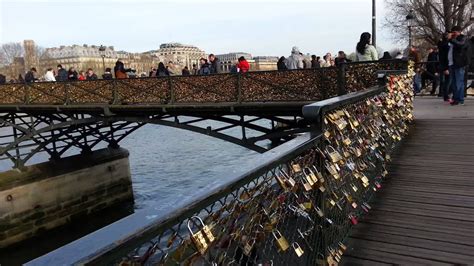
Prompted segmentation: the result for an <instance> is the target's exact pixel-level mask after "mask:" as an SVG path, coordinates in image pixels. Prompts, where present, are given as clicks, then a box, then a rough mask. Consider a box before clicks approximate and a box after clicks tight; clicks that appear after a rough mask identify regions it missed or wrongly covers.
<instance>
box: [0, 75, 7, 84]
mask: <svg viewBox="0 0 474 266" xmlns="http://www.w3.org/2000/svg"><path fill="white" fill-rule="evenodd" d="M6 82H7V77H5V76H4V75H2V74H0V84H5V83H6Z"/></svg>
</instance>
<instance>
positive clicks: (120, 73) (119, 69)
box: [114, 59, 131, 79]
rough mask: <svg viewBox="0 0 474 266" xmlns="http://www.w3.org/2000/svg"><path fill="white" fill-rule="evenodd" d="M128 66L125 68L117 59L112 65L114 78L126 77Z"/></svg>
mask: <svg viewBox="0 0 474 266" xmlns="http://www.w3.org/2000/svg"><path fill="white" fill-rule="evenodd" d="M130 71H131V69H130V68H125V66H124V64H123V62H122V61H120V59H119V60H117V62H116V63H115V67H114V73H115V78H116V79H126V78H128V75H127V72H130Z"/></svg>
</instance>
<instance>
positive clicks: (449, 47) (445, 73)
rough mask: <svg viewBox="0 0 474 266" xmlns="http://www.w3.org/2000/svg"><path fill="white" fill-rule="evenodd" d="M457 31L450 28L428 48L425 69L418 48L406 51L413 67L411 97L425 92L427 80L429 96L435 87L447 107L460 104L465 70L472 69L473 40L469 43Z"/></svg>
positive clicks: (433, 93)
mask: <svg viewBox="0 0 474 266" xmlns="http://www.w3.org/2000/svg"><path fill="white" fill-rule="evenodd" d="M461 31H462V29H461V28H460V27H458V26H455V27H453V28H452V29H451V30H450V31H449V32H447V33H445V34H444V35H443V38H442V39H441V40H440V41H439V42H438V45H437V46H436V47H432V48H429V49H428V57H427V63H426V65H425V66H424V65H423V64H421V63H420V62H421V56H420V52H419V50H418V48H417V47H411V48H410V53H409V58H410V59H411V60H413V61H415V63H416V65H417V71H416V75H415V79H414V90H415V93H419V92H420V91H421V90H422V89H423V88H425V87H426V81H428V80H430V81H431V82H432V89H431V94H432V95H435V94H436V90H437V89H438V85H439V90H438V97H443V99H444V101H446V102H449V103H450V104H451V105H458V104H461V105H462V104H464V97H465V95H466V89H467V74H468V69H469V67H470V68H471V69H474V58H473V56H474V37H471V39H469V38H468V37H467V36H465V35H464V34H462V32H461Z"/></svg>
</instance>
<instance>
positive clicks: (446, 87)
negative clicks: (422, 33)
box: [438, 33, 453, 102]
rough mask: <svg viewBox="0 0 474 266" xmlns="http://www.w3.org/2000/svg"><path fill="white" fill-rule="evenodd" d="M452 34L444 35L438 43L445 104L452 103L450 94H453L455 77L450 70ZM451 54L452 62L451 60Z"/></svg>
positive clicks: (441, 84)
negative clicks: (450, 39)
mask: <svg viewBox="0 0 474 266" xmlns="http://www.w3.org/2000/svg"><path fill="white" fill-rule="evenodd" d="M449 38H450V33H445V34H443V37H442V38H441V40H440V41H439V42H438V51H439V54H438V58H439V81H440V91H441V92H440V93H441V94H442V95H443V99H444V101H445V102H448V101H450V99H449V94H451V93H452V86H451V85H452V83H453V75H451V73H450V71H449V68H450V67H452V63H453V62H452V46H451V45H450V43H449ZM450 53H451V61H450V60H449V57H450V55H449V54H450Z"/></svg>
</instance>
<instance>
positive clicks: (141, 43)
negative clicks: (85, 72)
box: [0, 0, 397, 56]
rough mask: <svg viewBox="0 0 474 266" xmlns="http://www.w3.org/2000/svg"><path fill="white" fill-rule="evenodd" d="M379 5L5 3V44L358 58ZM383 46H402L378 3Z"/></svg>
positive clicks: (149, 0)
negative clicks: (176, 46)
mask: <svg viewBox="0 0 474 266" xmlns="http://www.w3.org/2000/svg"><path fill="white" fill-rule="evenodd" d="M371 4H372V0H312V1H310V0H299V1H290V0H287V1H280V0H253V1H251V0H240V1H234V0H220V1H215V0H198V1H191V0H174V1H171V0H154V1H153V0H137V1H133V0H127V1H124V0H81V1H77V0H70V1H67V0H64V1H59V0H51V1H47V0H0V43H7V42H19V41H22V40H24V39H32V40H34V41H35V42H36V43H37V44H38V45H39V46H42V47H59V46H60V45H72V44H79V45H82V44H89V45H92V44H95V45H101V44H103V45H107V46H111V45H112V46H114V47H115V50H126V51H129V52H144V51H149V50H155V49H158V47H159V45H160V44H161V43H167V42H180V43H183V44H191V45H195V46H197V47H199V48H201V49H204V50H205V51H206V52H207V53H215V54H220V53H228V52H249V53H251V54H252V55H254V56H255V55H274V56H280V55H288V54H289V53H290V51H291V47H293V46H297V47H299V48H300V50H301V51H302V52H303V53H305V54H306V53H310V54H318V55H321V54H325V53H326V52H332V53H334V52H336V51H339V50H344V51H346V53H348V54H349V53H351V52H353V51H354V50H355V48H354V47H355V45H356V43H357V41H358V40H359V37H360V34H361V33H362V32H364V31H368V32H371V23H372V22H371V16H372V15H371V12H372V11H371ZM377 9H378V11H377V25H378V28H377V46H379V47H381V48H383V49H384V50H389V49H391V48H394V47H397V45H396V44H394V41H393V39H391V37H390V34H389V33H388V32H387V31H386V30H384V29H383V27H382V21H383V19H382V18H383V17H384V14H385V12H386V10H385V9H384V1H383V0H377Z"/></svg>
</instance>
